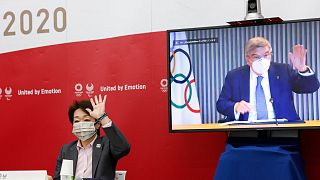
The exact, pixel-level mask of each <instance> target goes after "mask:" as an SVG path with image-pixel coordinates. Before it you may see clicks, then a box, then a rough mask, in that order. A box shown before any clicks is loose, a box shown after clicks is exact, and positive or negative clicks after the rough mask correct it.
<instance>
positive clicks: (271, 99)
mask: <svg viewBox="0 0 320 180" xmlns="http://www.w3.org/2000/svg"><path fill="white" fill-rule="evenodd" d="M269 102H270V103H271V104H272V107H273V111H274V106H273V98H270V99H269ZM275 120H276V125H277V126H278V119H277V116H276V115H275Z"/></svg>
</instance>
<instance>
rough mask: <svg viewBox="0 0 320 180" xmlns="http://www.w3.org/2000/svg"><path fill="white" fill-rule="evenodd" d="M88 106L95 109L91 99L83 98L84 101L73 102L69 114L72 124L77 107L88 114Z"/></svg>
mask: <svg viewBox="0 0 320 180" xmlns="http://www.w3.org/2000/svg"><path fill="white" fill-rule="evenodd" d="M87 108H89V109H91V111H92V110H93V107H92V105H91V102H90V101H89V100H82V101H74V102H73V104H72V105H71V106H70V107H69V111H68V116H69V120H70V122H71V124H73V116H74V112H75V111H76V110H77V109H81V110H82V111H83V112H85V113H86V114H88V115H90V113H89V112H88V111H87V110H86V109H87Z"/></svg>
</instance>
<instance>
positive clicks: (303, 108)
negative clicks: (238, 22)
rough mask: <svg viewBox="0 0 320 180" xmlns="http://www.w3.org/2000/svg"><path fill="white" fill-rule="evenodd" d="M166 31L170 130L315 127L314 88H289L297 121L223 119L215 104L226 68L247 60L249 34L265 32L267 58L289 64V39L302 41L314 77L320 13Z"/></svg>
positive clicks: (319, 56) (319, 123)
mask: <svg viewBox="0 0 320 180" xmlns="http://www.w3.org/2000/svg"><path fill="white" fill-rule="evenodd" d="M167 36H168V51H167V53H168V82H169V83H168V84H169V130H170V132H178V131H229V130H250V129H271V130H273V129H279V130H280V129H287V128H299V129H303V128H306V129H310V128H318V127H320V120H319V119H320V117H319V116H320V106H319V98H320V96H319V91H318V90H316V91H315V92H312V93H303V94H300V93H295V92H292V97H293V102H294V109H295V111H296V113H297V114H298V116H299V117H300V119H301V121H290V120H289V121H288V120H287V119H282V118H277V117H275V118H274V119H267V120H265V121H260V122H259V121H246V120H243V121H237V120H231V121H230V120H228V121H225V119H226V117H225V116H224V115H223V114H221V113H220V112H219V111H218V110H217V101H218V99H219V96H220V93H221V90H222V87H223V85H224V83H225V77H226V75H227V73H228V72H229V71H231V70H233V69H236V68H238V67H241V66H245V65H246V64H247V63H246V53H245V46H246V43H247V41H248V40H249V39H250V38H253V37H264V38H266V39H267V40H268V41H269V42H270V45H271V47H272V57H271V61H272V62H275V63H281V64H289V66H291V67H292V64H291V62H290V61H289V52H292V51H293V50H292V49H293V46H294V45H296V44H300V45H303V46H304V47H305V48H306V49H307V55H306V65H307V66H308V67H310V69H311V70H312V71H313V73H314V74H315V75H316V77H317V78H318V79H319V75H318V74H319V73H318V72H319V70H320V19H308V20H296V21H285V22H282V23H277V24H265V25H253V26H241V27H234V26H219V27H201V28H188V29H178V30H168V31H167ZM269 70H270V69H269ZM277 77H278V79H279V77H281V76H277ZM242 81H243V86H248V84H249V83H247V82H245V81H246V80H245V79H241V78H240V79H239V82H240V84H241V83H242ZM269 81H270V79H269ZM270 84H271V83H270ZM248 89H249V87H248ZM272 96H273V94H272V92H271V97H272ZM249 101H250V100H249ZM249 103H250V102H249ZM270 103H272V102H270ZM277 103H278V105H280V106H281V107H282V109H285V108H286V106H288V104H286V102H277Z"/></svg>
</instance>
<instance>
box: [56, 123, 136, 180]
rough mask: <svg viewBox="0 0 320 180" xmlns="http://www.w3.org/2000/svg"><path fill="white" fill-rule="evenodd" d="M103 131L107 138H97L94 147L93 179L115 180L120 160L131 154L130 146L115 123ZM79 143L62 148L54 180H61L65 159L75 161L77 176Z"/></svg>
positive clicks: (74, 169) (74, 168) (75, 142)
mask: <svg viewBox="0 0 320 180" xmlns="http://www.w3.org/2000/svg"><path fill="white" fill-rule="evenodd" d="M103 130H104V132H105V134H106V136H103V137H97V139H96V140H95V142H94V143H93V147H92V148H93V149H92V174H93V176H92V177H93V178H96V179H101V180H114V177H115V171H116V165H117V162H118V159H120V158H121V157H123V156H125V155H127V154H128V153H129V151H130V145H129V143H128V141H127V140H126V138H125V137H124V136H123V134H122V133H121V132H120V130H119V129H118V128H117V127H116V126H115V124H114V123H112V126H111V127H107V128H103ZM77 142H78V141H74V142H72V143H70V144H65V145H63V147H62V148H61V151H60V154H59V156H58V159H57V163H56V169H55V172H54V178H53V179H54V180H60V170H61V165H62V160H63V159H69V160H73V172H74V174H75V171H76V167H77V159H78V150H77Z"/></svg>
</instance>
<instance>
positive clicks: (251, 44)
mask: <svg viewBox="0 0 320 180" xmlns="http://www.w3.org/2000/svg"><path fill="white" fill-rule="evenodd" d="M266 46H268V47H269V49H270V52H272V48H271V45H270V42H269V41H268V40H267V39H266V38H264V37H254V38H251V39H249V41H248V42H247V44H246V56H248V55H250V53H251V52H252V51H253V50H255V49H257V48H261V47H266Z"/></svg>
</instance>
